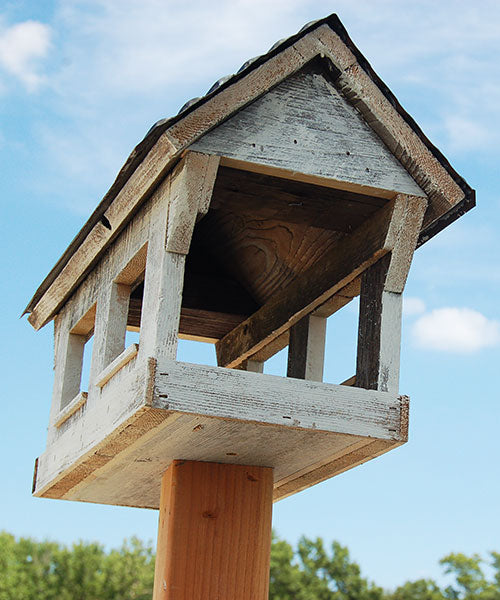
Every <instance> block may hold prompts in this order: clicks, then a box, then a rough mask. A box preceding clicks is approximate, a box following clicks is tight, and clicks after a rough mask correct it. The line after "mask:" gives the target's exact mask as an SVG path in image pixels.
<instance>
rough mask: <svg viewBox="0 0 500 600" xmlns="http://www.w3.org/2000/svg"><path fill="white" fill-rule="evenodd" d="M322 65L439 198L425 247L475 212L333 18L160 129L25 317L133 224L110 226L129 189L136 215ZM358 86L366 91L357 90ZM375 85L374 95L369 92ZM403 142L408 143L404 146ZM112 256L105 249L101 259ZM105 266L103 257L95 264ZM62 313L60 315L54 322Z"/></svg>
mask: <svg viewBox="0 0 500 600" xmlns="http://www.w3.org/2000/svg"><path fill="white" fill-rule="evenodd" d="M332 48H333V49H332ZM304 50H305V51H304ZM332 56H334V57H335V58H338V60H337V61H336V64H333V58H332ZM314 57H321V59H323V60H325V62H328V63H329V65H330V69H331V70H332V72H333V73H334V76H335V77H336V78H337V80H338V81H339V82H340V83H339V86H340V88H341V89H342V92H343V93H344V95H345V96H346V97H347V98H349V99H350V100H351V101H352V103H353V105H354V106H355V107H356V108H357V109H358V110H359V111H360V112H361V114H362V115H363V117H364V118H365V119H366V121H367V122H368V124H369V125H370V126H371V127H372V128H373V130H374V131H375V132H376V133H377V134H378V135H379V136H380V138H381V139H382V140H383V141H384V143H385V144H386V145H387V146H388V148H389V149H390V150H391V152H392V153H393V154H394V156H396V158H397V159H398V160H399V161H400V162H401V164H403V166H404V167H405V168H406V169H407V170H408V172H409V173H410V174H411V175H412V177H413V178H414V179H415V180H416V181H417V183H418V184H419V185H420V187H422V189H424V191H425V192H426V193H427V195H428V196H429V198H431V199H432V197H433V196H435V207H434V208H433V209H432V211H431V213H430V215H429V218H428V219H427V220H426V222H425V224H424V228H423V229H422V232H421V234H420V239H419V243H420V244H422V243H424V242H425V241H427V240H428V239H429V238H430V237H432V236H433V235H435V234H436V233H438V232H439V231H440V230H441V229H443V228H444V227H446V226H447V225H448V224H450V223H451V222H453V221H454V220H455V219H457V218H458V217H459V216H461V215H462V214H463V213H465V212H466V211H468V210H469V209H470V208H472V207H473V206H474V205H475V193H474V190H473V189H472V188H471V187H470V186H469V185H468V184H467V183H466V181H465V180H464V179H463V178H462V177H461V176H460V175H459V174H458V173H457V172H456V171H455V170H454V169H453V168H452V167H451V165H450V163H449V162H448V160H447V159H446V158H445V157H444V156H443V154H442V153H441V152H440V151H439V150H438V149H437V148H436V147H435V146H434V145H433V144H432V143H431V142H430V141H429V139H428V138H427V137H426V136H425V135H424V133H423V132H422V130H421V129H420V128H419V126H418V125H417V124H416V123H415V121H414V120H413V119H412V117H411V116H410V115H409V114H408V113H407V112H406V111H405V110H404V109H403V108H402V106H401V105H400V104H399V102H398V100H397V99H396V97H395V96H394V95H393V94H392V92H391V91H390V90H389V89H388V87H387V86H386V85H385V84H384V82H383V81H382V80H381V79H380V78H379V77H378V75H377V74H376V73H375V71H374V70H373V69H372V67H371V66H370V64H369V63H368V61H367V60H366V58H365V57H364V56H363V55H362V54H361V52H360V51H359V50H358V49H357V48H356V46H355V45H354V43H353V42H352V40H351V39H350V37H349V36H348V34H347V32H346V30H345V29H344V27H343V25H342V23H341V22H340V20H339V18H338V17H337V16H336V15H330V16H328V17H326V18H324V19H321V20H319V21H315V22H313V23H309V24H307V25H306V26H304V27H303V28H302V29H301V30H300V31H299V32H298V33H297V34H296V35H294V36H291V37H289V38H287V39H285V40H280V41H279V42H277V43H276V44H275V45H274V46H273V47H272V48H271V49H270V50H269V52H267V53H266V54H263V55H262V56H258V57H256V58H253V59H251V60H249V61H247V62H246V63H245V64H244V65H243V66H242V67H241V68H240V70H239V71H238V72H237V73H236V74H234V75H231V76H229V77H224V78H222V79H220V80H219V81H217V82H216V83H215V84H214V85H213V86H212V87H211V88H210V89H209V90H208V92H207V93H206V94H205V95H204V96H203V97H201V98H195V99H193V100H190V101H189V102H187V103H186V104H185V105H184V106H183V107H182V109H181V110H180V112H179V113H178V114H177V115H176V116H174V117H171V118H168V119H162V120H160V121H158V122H157V123H156V124H155V125H154V126H153V127H152V128H151V129H150V131H149V132H148V133H147V135H146V137H145V138H144V139H143V140H142V142H141V143H140V144H138V145H137V146H136V148H135V149H134V150H133V152H132V153H131V155H130V156H129V158H128V160H127V161H126V163H125V164H124V166H123V167H122V169H121V170H120V172H119V173H118V176H117V178H116V180H115V182H114V183H113V185H112V186H111V188H110V189H109V191H108V192H107V194H106V195H105V196H104V198H103V199H102V201H101V202H100V204H99V205H98V207H97V208H96V210H95V211H94V212H93V213H92V215H91V216H90V218H89V220H88V221H87V222H86V223H85V225H84V226H83V227H82V229H81V230H80V232H79V233H78V235H77V236H76V237H75V238H74V240H73V241H72V242H71V244H70V245H69V247H68V248H67V250H66V251H65V252H64V254H63V255H62V257H61V258H60V259H59V261H58V262H57V264H56V265H55V266H54V268H53V269H52V270H51V272H50V273H49V274H48V276H47V277H46V278H45V280H44V281H43V282H42V284H41V285H40V287H39V288H38V290H37V291H36V292H35V295H34V296H33V298H32V299H31V301H30V302H29V304H28V306H27V307H26V309H25V311H24V313H23V314H25V313H30V312H32V311H33V310H34V308H35V307H36V305H37V304H38V302H39V301H40V299H41V298H42V297H43V295H44V294H45V293H46V291H47V290H48V289H49V288H50V286H51V285H52V284H53V283H54V281H55V280H56V279H57V277H58V276H59V274H60V273H61V271H62V270H63V269H64V268H65V267H66V266H67V264H68V262H69V261H70V259H71V257H72V256H73V255H74V254H75V252H76V251H77V250H78V249H79V248H80V246H81V245H82V244H83V242H84V241H85V240H86V238H87V237H88V236H89V234H91V232H93V230H95V228H96V226H101V227H102V226H104V227H105V228H106V229H108V230H110V231H111V233H110V235H109V237H108V239H107V242H106V244H109V243H111V241H112V240H113V239H114V238H115V237H116V235H118V233H119V232H120V231H121V230H122V228H123V226H124V224H125V221H123V220H121V221H120V222H117V223H112V222H111V223H110V219H108V216H109V215H107V214H106V211H107V210H108V208H109V207H110V206H111V205H112V204H113V202H114V201H115V200H118V199H120V196H121V197H122V198H123V200H124V201H127V198H129V197H130V190H128V189H127V188H128V187H130V186H132V187H133V186H137V187H139V190H140V194H137V193H136V194H135V196H137V198H138V199H137V200H136V201H134V202H136V204H133V205H131V206H130V213H131V214H132V213H133V212H134V210H135V209H136V208H137V205H138V204H139V203H140V202H143V201H145V200H146V199H147V198H148V197H149V195H150V194H151V193H152V191H153V190H154V188H155V186H156V185H157V184H158V183H159V181H160V180H161V178H162V177H163V176H164V175H165V173H166V172H168V170H169V169H171V168H172V166H173V165H174V164H175V163H176V162H177V161H178V160H179V157H180V155H181V153H182V152H183V151H184V150H185V149H186V148H187V147H189V146H191V145H192V144H193V143H194V142H196V141H197V140H198V139H200V138H201V137H202V136H203V135H205V134H206V133H207V132H208V131H210V130H211V129H213V128H214V127H217V126H218V125H220V124H221V123H222V122H224V121H225V120H226V119H227V118H228V117H229V116H231V115H232V114H235V113H236V112H237V111H239V110H240V109H242V108H244V107H245V106H248V105H249V104H250V103H252V102H254V101H255V100H256V99H257V98H259V97H260V96H262V95H263V94H265V93H266V92H267V91H268V90H269V89H271V88H272V87H273V86H275V85H277V84H278V83H279V82H280V81H283V80H284V79H285V78H286V77H288V76H290V75H291V74H293V73H294V72H296V71H297V70H298V69H300V68H301V67H302V66H303V65H304V64H306V63H307V62H308V61H310V60H312V58H314ZM358 80H359V82H360V83H359V87H358V88H357V89H356V82H357V81H358ZM353 82H354V85H353ZM367 83H368V84H369V86H371V88H372V89H371V91H368V92H367V91H366V86H367ZM388 111H390V112H391V114H392V113H393V115H395V116H396V117H397V121H398V123H397V124H396V126H395V127H394V129H393V130H390V126H389V127H388V126H387V122H386V121H384V115H387V114H388ZM388 120H389V121H390V118H389V119H388ZM404 128H406V129H408V131H409V132H410V134H411V135H410V137H408V135H407V134H400V132H401V131H402V129H404ZM400 135H401V136H402V138H404V139H400V137H399V136H400ZM405 135H406V137H405ZM410 138H411V139H410ZM159 157H160V160H159ZM451 195H453V198H451ZM127 206H128V205H127ZM108 213H109V211H108ZM104 248H105V246H103V247H102V248H101V250H100V252H101V253H102V251H104ZM98 258H99V256H98V255H96V257H95V261H96V260H98ZM95 261H94V263H93V264H95ZM90 268H92V265H90V266H89V267H88V268H87V269H86V271H84V272H82V273H81V276H80V278H79V279H78V280H76V282H75V286H74V287H76V285H78V284H79V282H80V281H82V279H83V278H84V277H85V276H86V274H87V273H88V271H89V269H90ZM73 289H74V288H73ZM58 308H59V307H54V311H53V315H52V316H54V314H55V313H56V311H57V310H58ZM42 324H43V323H42ZM38 326H41V324H38Z"/></svg>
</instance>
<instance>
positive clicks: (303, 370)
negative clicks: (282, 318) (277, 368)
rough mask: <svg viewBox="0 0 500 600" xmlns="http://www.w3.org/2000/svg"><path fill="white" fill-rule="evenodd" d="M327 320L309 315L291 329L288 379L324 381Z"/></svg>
mask: <svg viewBox="0 0 500 600" xmlns="http://www.w3.org/2000/svg"><path fill="white" fill-rule="evenodd" d="M325 338H326V319H325V318H324V317H314V316H312V315H307V316H305V317H303V318H302V319H301V320H300V321H299V322H298V323H296V324H295V325H294V326H293V327H291V328H290V343H289V346H288V367H287V377H296V378H297V379H309V380H312V381H323V367H324V359H325Z"/></svg>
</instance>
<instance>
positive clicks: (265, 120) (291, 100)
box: [190, 68, 425, 196]
mask: <svg viewBox="0 0 500 600" xmlns="http://www.w3.org/2000/svg"><path fill="white" fill-rule="evenodd" d="M190 148H191V149H192V150H196V151H198V152H204V153H207V154H218V155H220V156H226V157H229V158H233V159H237V160H244V161H248V162H254V163H261V164H265V165H269V166H273V167H278V168H282V169H287V170H290V171H298V172H301V173H306V174H309V175H317V176H320V177H328V178H332V179H337V180H339V181H347V182H351V183H357V184H359V185H364V186H369V187H373V188H382V189H386V190H393V191H397V192H404V193H408V194H413V195H417V196H419V195H420V196H424V195H425V193H424V192H423V191H422V189H421V188H420V187H419V186H418V185H417V184H416V183H415V181H414V180H413V179H412V178H411V176H410V175H409V174H408V172H407V171H406V169H405V168H404V167H403V166H402V165H401V164H400V163H399V162H398V161H397V160H396V158H394V156H393V155H392V153H391V152H390V151H389V149H388V148H387V147H386V146H385V144H384V143H383V142H382V141H381V140H380V138H379V137H378V136H377V134H376V133H375V132H374V131H373V129H372V128H371V127H370V126H369V125H368V124H367V123H366V121H365V120H364V119H363V117H362V116H361V115H360V113H359V112H358V111H357V110H356V109H355V108H354V107H353V106H351V105H350V104H349V103H348V102H347V101H346V100H345V98H344V97H343V96H342V95H341V94H340V93H339V92H338V91H337V90H336V89H335V87H334V86H333V85H332V84H330V83H329V82H328V81H327V80H326V79H325V77H324V75H323V74H322V73H321V72H317V71H315V70H313V69H311V68H307V69H306V70H302V71H300V72H299V73H296V74H294V75H293V76H291V77H290V78H288V79H286V80H285V81H283V82H282V83H280V84H279V85H278V86H276V87H275V88H273V89H272V90H271V91H269V92H268V93H267V94H265V95H264V96H262V97H261V98H259V99H258V100H256V101H255V102H253V103H252V104H251V105H250V106H248V107H246V108H244V109H243V110H241V111H240V112H238V113H237V114H235V115H234V116H232V117H231V118H230V119H228V120H227V121H225V122H224V123H222V124H221V125H219V126H218V127H216V128H215V129H213V130H212V131H210V132H209V133H207V134H206V135H204V136H203V137H202V138H201V139H200V140H198V141H197V142H195V143H194V144H193V145H192V146H190Z"/></svg>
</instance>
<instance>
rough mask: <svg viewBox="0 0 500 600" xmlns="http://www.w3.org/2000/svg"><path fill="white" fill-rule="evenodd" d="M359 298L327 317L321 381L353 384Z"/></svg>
mask: <svg viewBox="0 0 500 600" xmlns="http://www.w3.org/2000/svg"><path fill="white" fill-rule="evenodd" d="M358 313H359V299H358V298H354V299H353V301H352V302H350V303H349V304H347V305H346V306H344V307H343V308H341V309H340V310H339V311H337V312H335V313H334V314H332V315H331V316H329V317H328V319H327V333H326V345H325V364H324V375H323V381H325V382H326V383H337V384H338V383H345V384H346V385H353V384H354V379H353V377H354V374H355V373H356V351H357V341H358Z"/></svg>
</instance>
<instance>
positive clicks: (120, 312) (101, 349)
mask: <svg viewBox="0 0 500 600" xmlns="http://www.w3.org/2000/svg"><path fill="white" fill-rule="evenodd" d="M129 300H130V287H129V286H128V285H124V284H121V283H116V282H114V281H113V282H112V283H111V284H108V285H106V284H103V286H102V287H101V289H100V294H99V300H98V301H97V310H96V319H95V328H94V342H93V346H92V362H91V366H90V382H89V391H90V388H91V387H92V386H93V385H96V384H97V383H96V382H97V379H98V377H99V375H100V373H101V372H102V371H103V369H105V368H106V367H107V366H108V365H109V364H110V363H111V362H112V361H113V360H114V359H115V358H116V357H117V356H119V355H120V354H121V353H122V352H123V350H124V348H125V334H126V332H127V315H128V306H129Z"/></svg>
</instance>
